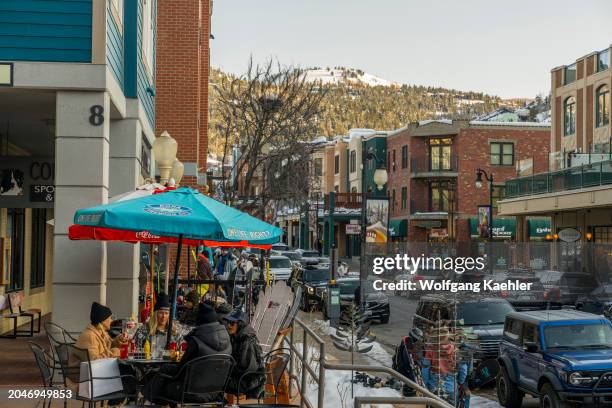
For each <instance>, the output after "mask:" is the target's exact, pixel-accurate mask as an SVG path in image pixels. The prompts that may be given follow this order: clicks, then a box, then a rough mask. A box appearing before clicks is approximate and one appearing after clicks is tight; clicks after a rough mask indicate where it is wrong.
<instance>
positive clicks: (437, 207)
mask: <svg viewBox="0 0 612 408" xmlns="http://www.w3.org/2000/svg"><path fill="white" fill-rule="evenodd" d="M449 210H450V203H449V201H442V202H436V203H431V204H430V203H429V202H427V201H426V200H425V201H421V200H416V199H412V200H410V215H411V218H419V219H446V218H447V217H448V212H449Z"/></svg>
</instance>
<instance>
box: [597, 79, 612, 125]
mask: <svg viewBox="0 0 612 408" xmlns="http://www.w3.org/2000/svg"><path fill="white" fill-rule="evenodd" d="M608 99H610V89H609V88H608V86H607V85H602V86H600V87H599V88H597V92H596V93H595V127H602V126H607V125H608V123H610V107H609V105H608Z"/></svg>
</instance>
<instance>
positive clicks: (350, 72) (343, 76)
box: [306, 68, 400, 86]
mask: <svg viewBox="0 0 612 408" xmlns="http://www.w3.org/2000/svg"><path fill="white" fill-rule="evenodd" d="M306 81H308V82H321V83H322V84H338V83H342V82H362V83H364V84H367V85H370V86H379V85H380V86H400V84H399V83H397V82H393V81H388V80H386V79H383V78H380V77H378V76H376V75H372V74H368V73H366V72H363V73H359V72H357V70H355V69H353V68H341V69H329V70H327V69H309V70H307V71H306Z"/></svg>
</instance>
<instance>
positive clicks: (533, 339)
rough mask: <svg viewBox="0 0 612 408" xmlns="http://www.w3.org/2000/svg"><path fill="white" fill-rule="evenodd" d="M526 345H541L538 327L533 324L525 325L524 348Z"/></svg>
mask: <svg viewBox="0 0 612 408" xmlns="http://www.w3.org/2000/svg"><path fill="white" fill-rule="evenodd" d="M525 343H536V344H540V342H539V341H538V327H537V326H535V325H533V324H525V326H524V327H523V339H522V344H523V346H524V345H525Z"/></svg>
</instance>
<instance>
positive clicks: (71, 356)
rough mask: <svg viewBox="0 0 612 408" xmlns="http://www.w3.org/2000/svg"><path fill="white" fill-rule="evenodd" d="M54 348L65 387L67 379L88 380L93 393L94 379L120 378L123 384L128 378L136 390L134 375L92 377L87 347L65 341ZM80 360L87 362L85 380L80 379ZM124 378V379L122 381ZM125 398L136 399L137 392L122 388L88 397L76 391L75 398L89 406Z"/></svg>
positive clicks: (91, 393) (77, 382) (93, 393)
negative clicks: (133, 392) (129, 392)
mask: <svg viewBox="0 0 612 408" xmlns="http://www.w3.org/2000/svg"><path fill="white" fill-rule="evenodd" d="M55 350H56V352H57V356H58V358H59V362H60V366H61V368H62V377H63V380H64V386H65V387H68V381H70V382H72V383H74V384H81V383H84V382H90V383H91V386H90V387H91V388H90V390H91V392H90V395H95V391H94V385H95V383H96V382H95V381H94V380H113V379H117V378H120V379H121V381H122V383H123V385H125V383H126V381H128V380H129V381H133V382H134V389H135V390H137V387H138V385H137V380H136V377H134V376H133V375H119V376H113V377H94V376H93V373H92V370H91V360H90V358H89V352H88V351H87V349H82V348H79V347H76V346H75V345H74V344H71V343H65V344H59V345H57V346H56V347H55ZM81 362H86V363H88V364H87V367H88V370H89V373H88V374H89V375H88V378H87V379H85V380H81ZM124 379H125V380H126V381H123V380H124ZM125 398H132V399H137V398H138V395H137V392H136V393H135V394H128V393H127V392H125V390H122V391H117V392H113V393H111V394H105V395H100V396H97V397H89V398H87V397H83V396H81V395H80V394H79V393H78V392H77V393H76V399H77V400H79V401H83V402H87V403H88V405H89V407H94V408H95V406H96V403H98V402H102V401H109V400H117V401H118V400H123V399H125Z"/></svg>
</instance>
